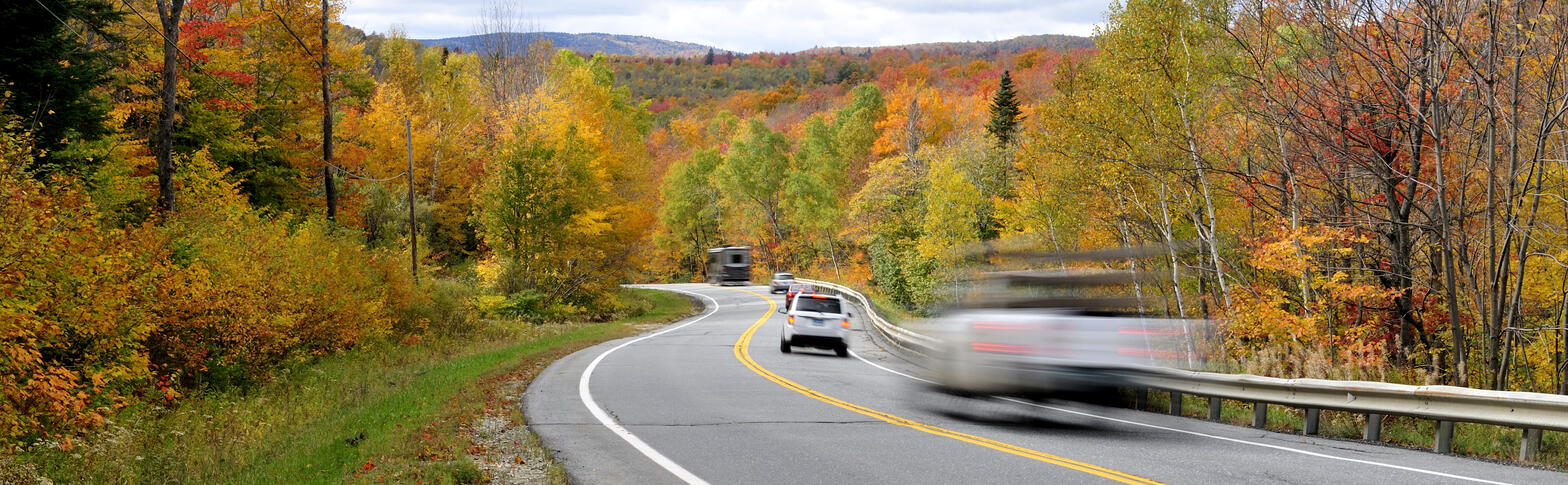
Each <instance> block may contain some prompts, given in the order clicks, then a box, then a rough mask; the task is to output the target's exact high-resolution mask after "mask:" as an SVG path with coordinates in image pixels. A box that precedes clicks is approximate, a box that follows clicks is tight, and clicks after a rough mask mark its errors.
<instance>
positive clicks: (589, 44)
mask: <svg viewBox="0 0 1568 485" xmlns="http://www.w3.org/2000/svg"><path fill="white" fill-rule="evenodd" d="M538 42H549V43H550V44H552V45H554V46H555V47H556V48H559V49H566V50H569V51H572V52H576V53H578V54H582V55H584V56H591V55H594V54H609V55H629V56H653V57H696V56H700V55H703V54H704V53H706V52H708V51H711V50H714V49H715V48H714V47H712V46H705V45H700V44H693V43H690V42H677V41H672V40H664V39H655V38H652V37H647V36H642V35H618V34H603V33H586V34H568V33H565V32H500V33H486V34H475V35H465V36H462V37H447V38H443V39H420V40H419V43H421V44H424V45H426V46H430V47H446V48H448V49H452V50H459V51H463V52H471V53H475V54H480V55H486V54H489V53H490V52H491V51H492V50H494V48H495V46H498V45H522V46H526V45H530V44H534V43H538Z"/></svg>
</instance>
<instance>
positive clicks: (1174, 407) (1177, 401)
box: [1170, 391, 1181, 416]
mask: <svg viewBox="0 0 1568 485" xmlns="http://www.w3.org/2000/svg"><path fill="white" fill-rule="evenodd" d="M1170 408H1171V415H1172V416H1181V393H1180V392H1176V391H1171V406H1170Z"/></svg>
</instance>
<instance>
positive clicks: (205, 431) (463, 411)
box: [0, 289, 694, 483]
mask: <svg viewBox="0 0 1568 485" xmlns="http://www.w3.org/2000/svg"><path fill="white" fill-rule="evenodd" d="M626 291H627V292H628V293H627V294H626V295H624V296H625V298H626V299H627V300H628V301H631V302H633V303H634V304H632V305H628V306H630V307H631V308H633V309H632V310H629V311H627V312H626V314H624V315H621V316H620V318H616V319H614V320H613V321H608V322H602V323H592V322H577V323H558V324H528V323H522V322H517V321H490V322H486V323H485V325H484V326H483V328H481V329H480V330H478V331H476V332H474V334H473V335H470V336H468V337H465V338H463V339H453V340H450V341H443V342H428V343H418V344H413V345H391V344H386V345H380V346H376V347H373V348H362V349H358V350H354V351H350V352H346V353H343V354H339V355H333V356H328V357H325V358H322V359H319V360H317V361H315V362H313V363H310V364H308V365H305V366H301V367H298V368H294V369H290V370H289V371H288V372H285V373H283V375H281V376H280V377H279V378H278V379H276V380H275V381H273V382H271V383H269V384H267V385H264V386H261V387H259V388H255V389H252V390H250V391H248V392H240V391H234V392H225V393H215V394H208V395H201V396H193V397H191V398H189V399H186V400H184V401H182V402H181V403H180V404H179V405H178V407H175V408H161V407H154V406H149V407H145V408H140V409H133V410H128V411H126V412H122V413H119V414H118V415H117V416H116V422H113V423H111V424H110V425H109V426H108V427H107V429H105V430H103V431H101V432H98V433H94V434H93V435H91V436H90V437H89V438H87V439H86V440H84V441H82V442H75V443H69V444H65V443H48V442H46V443H41V444H37V445H34V446H32V447H30V448H28V449H25V450H20V451H17V452H15V453H13V454H12V455H10V456H9V457H6V456H0V482H8V481H11V480H13V479H20V478H23V477H26V476H28V475H36V476H43V477H48V478H50V479H52V480H54V481H55V482H66V483H338V482H344V481H348V482H383V481H384V482H391V483H416V482H423V483H473V482H479V481H483V480H484V473H483V472H481V471H480V470H479V468H478V467H477V466H476V465H475V464H474V462H473V460H472V459H471V458H470V457H469V454H470V452H473V451H475V450H473V449H472V446H473V445H472V443H471V442H470V439H469V436H468V432H467V429H468V427H469V426H470V425H471V423H473V422H474V420H475V418H476V417H478V416H481V415H486V414H489V415H496V414H500V415H501V416H505V417H506V418H508V420H509V421H511V422H512V423H513V424H520V423H521V422H522V420H521V417H522V416H521V414H520V410H518V406H517V405H516V403H515V402H513V401H512V398H513V396H515V394H512V395H509V393H508V392H506V389H507V388H509V387H511V386H510V385H509V384H510V383H512V382H514V381H517V380H524V381H526V380H528V379H531V378H532V377H533V376H534V375H535V374H537V373H538V372H539V371H541V370H543V369H544V367H545V366H546V365H548V364H549V363H550V362H552V361H554V360H556V359H558V358H560V357H562V356H565V355H567V354H569V353H571V352H574V351H576V350H579V349H582V348H585V347H588V346H590V345H593V344H595V343H599V342H603V341H606V340H611V339H614V338H618V337H622V336H626V335H630V334H633V333H636V332H637V331H638V328H639V327H640V326H645V325H648V324H655V323H662V322H669V321H674V320H676V319H679V318H681V317H683V316H685V315H688V314H690V313H691V312H692V311H693V310H694V308H693V303H692V302H691V301H690V300H688V299H687V298H685V297H683V296H680V295H677V294H673V293H667V292H661V291H655V290H641V289H630V290H626ZM527 436H528V439H526V440H525V442H524V443H521V444H520V445H521V446H523V447H531V448H533V450H532V451H529V450H524V452H525V453H523V454H524V455H525V456H530V457H533V458H534V459H542V460H548V456H549V455H548V453H545V452H543V450H542V449H541V447H540V445H539V443H538V441H537V438H535V437H533V435H532V433H528V434H527ZM62 445H63V446H62ZM541 465H542V467H543V468H545V470H546V472H545V476H546V478H547V480H548V481H550V482H555V483H560V482H564V480H565V478H564V474H563V473H562V471H561V470H560V468H559V466H558V465H555V464H553V463H542V464H535V466H541ZM6 469H9V471H7V470H6Z"/></svg>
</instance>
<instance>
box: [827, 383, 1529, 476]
mask: <svg viewBox="0 0 1568 485" xmlns="http://www.w3.org/2000/svg"><path fill="white" fill-rule="evenodd" d="M850 355H853V356H855V358H856V359H859V360H860V361H861V362H865V363H867V364H870V365H871V366H872V367H876V368H878V369H882V370H884V371H887V372H891V373H893V374H897V375H900V376H903V377H907V378H910V379H914V380H917V381H920V382H925V383H928V384H934V382H932V381H931V380H929V379H922V378H919V377H915V376H912V375H909V374H905V373H903V372H899V371H896V370H893V369H889V368H887V367H883V366H882V365H880V364H877V363H876V362H872V361H869V360H866V358H865V357H861V356H860V354H857V353H854V352H851V353H850ZM1002 400H1004V401H1009V402H1015V403H1018V404H1024V405H1028V406H1034V407H1037V408H1042V409H1049V410H1052V411H1058V412H1063V413H1068V414H1076V415H1079V416H1084V417H1089V418H1097V419H1103V420H1106V421H1115V422H1118V423H1122V424H1130V425H1133V426H1142V427H1145V428H1154V429H1159V430H1164V431H1171V432H1176V433H1183V434H1189V435H1193V436H1201V437H1204V438H1212V439H1216V440H1220V441H1229V442H1232V443H1239V444H1243V445H1252V446H1259V447H1263V448H1269V449H1274V450H1280V451H1288V452H1291V453H1300V454H1303V455H1307V456H1315V457H1318V458H1327V459H1330V460H1340V461H1348V462H1351V463H1360V464H1363V465H1372V466H1379V467H1384V468H1393V469H1395V470H1403V471H1408V472H1415V473H1424V474H1427V475H1435V476H1439V477H1443V478H1452V479H1455V480H1465V481H1471V482H1477V483H1490V484H1494V485H1509V484H1508V483H1507V482H1497V481H1492V480H1486V479H1482V478H1473V477H1467V476H1462V475H1454V474H1449V473H1443V472H1439V471H1432V470H1422V469H1420V468H1412V467H1407V466H1402V465H1395V464H1392V463H1381V462H1376V461H1368V460H1359V459H1355V458H1345V457H1342V456H1334V455H1326V454H1323V453H1318V452H1315V451H1307V450H1298V449H1295V448H1289V447H1285V446H1280V445H1271V444H1268V443H1258V442H1256V441H1247V440H1242V439H1236V438H1227V437H1224V436H1216V435H1211V434H1205V433H1199V432H1197V431H1187V430H1184V429H1176V428H1168V427H1165V426H1160V425H1154V424H1148V423H1140V422H1137V421H1129V420H1125V419H1119V418H1113V417H1110V416H1101V415H1098V414H1093V413H1086V412H1083V411H1074V410H1071V409H1066V408H1060V407H1056V406H1047V405H1044V404H1036V403H1032V402H1029V401H1024V400H1020V399H1014V398H1010V397H1004V398H1002Z"/></svg>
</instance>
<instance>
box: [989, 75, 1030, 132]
mask: <svg viewBox="0 0 1568 485" xmlns="http://www.w3.org/2000/svg"><path fill="white" fill-rule="evenodd" d="M1023 119H1024V117H1023V112H1022V111H1021V110H1019V109H1018V90H1016V89H1014V88H1013V76H1012V74H1011V73H1010V72H1008V71H1002V82H1001V85H1000V87H998V88H997V90H996V96H994V97H992V98H991V122H990V123H986V125H985V130H986V131H989V132H991V136H993V137H996V144H997V145H998V146H1006V145H1007V144H1009V143H1012V141H1013V135H1014V134H1016V133H1017V132H1018V124H1019V123H1020V122H1022V121H1023Z"/></svg>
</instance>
